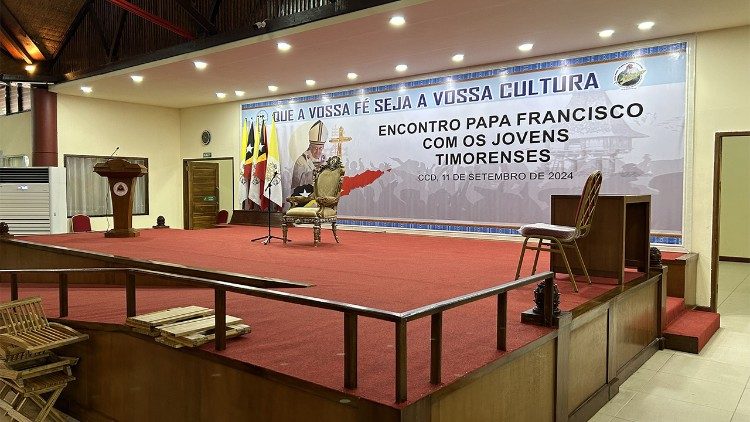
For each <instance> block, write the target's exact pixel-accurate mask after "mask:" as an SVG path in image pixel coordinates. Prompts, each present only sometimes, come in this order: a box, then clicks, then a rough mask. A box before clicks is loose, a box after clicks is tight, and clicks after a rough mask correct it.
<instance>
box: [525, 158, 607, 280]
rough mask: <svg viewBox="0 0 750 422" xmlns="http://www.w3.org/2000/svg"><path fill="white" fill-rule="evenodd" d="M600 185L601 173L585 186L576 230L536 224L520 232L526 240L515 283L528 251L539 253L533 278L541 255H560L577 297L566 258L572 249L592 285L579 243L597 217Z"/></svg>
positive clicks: (588, 180) (577, 211)
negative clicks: (548, 253) (596, 210)
mask: <svg viewBox="0 0 750 422" xmlns="http://www.w3.org/2000/svg"><path fill="white" fill-rule="evenodd" d="M601 185H602V173H601V172H600V171H596V172H594V173H592V174H591V175H590V176H589V177H588V179H586V184H585V185H584V186H583V192H582V193H581V199H580V200H579V201H578V209H577V210H576V214H575V227H569V226H557V225H554V224H546V223H534V224H527V225H524V226H522V227H521V228H520V229H518V232H519V233H520V234H521V235H522V236H524V237H525V239H524V240H523V246H522V247H521V256H520V257H519V259H518V268H517V269H516V279H518V278H519V277H520V276H521V265H522V264H523V257H524V254H525V253H526V249H533V250H535V251H536V253H535V255H534V266H533V267H532V269H531V273H532V274H534V273H536V267H537V263H538V262H539V252H541V251H544V252H550V253H557V254H560V255H562V259H563V263H564V264H565V269H566V270H568V275H569V276H570V282H571V283H573V290H574V291H575V292H576V293H577V292H578V286H577V285H576V279H575V276H574V275H573V271H572V270H571V269H570V263H569V261H568V257H567V255H566V254H565V248H571V249H574V250H575V251H576V255H577V256H578V261H579V262H580V263H581V269H582V270H583V274H584V275H585V276H586V280H587V281H588V282H589V284H591V278H590V277H589V273H588V271H587V270H586V264H584V262H583V257H582V256H581V250H580V249H578V243H577V242H576V240H577V239H581V238H583V237H585V236H586V235H588V234H589V231H590V229H591V219H592V217H593V215H594V209H595V208H596V202H597V199H598V198H599V188H600V187H601ZM529 239H536V240H537V243H536V246H529V245H528V242H529Z"/></svg>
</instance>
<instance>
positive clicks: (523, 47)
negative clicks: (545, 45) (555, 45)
mask: <svg viewBox="0 0 750 422" xmlns="http://www.w3.org/2000/svg"><path fill="white" fill-rule="evenodd" d="M532 48H534V44H532V43H530V42H529V43H526V44H521V45H519V46H518V49H519V50H521V51H531V49H532Z"/></svg>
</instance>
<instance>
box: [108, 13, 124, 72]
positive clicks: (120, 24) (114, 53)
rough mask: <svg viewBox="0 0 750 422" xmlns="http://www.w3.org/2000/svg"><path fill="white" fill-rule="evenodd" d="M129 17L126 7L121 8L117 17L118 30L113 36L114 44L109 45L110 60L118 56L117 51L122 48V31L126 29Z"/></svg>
mask: <svg viewBox="0 0 750 422" xmlns="http://www.w3.org/2000/svg"><path fill="white" fill-rule="evenodd" d="M127 18H128V13H127V12H126V11H125V10H124V9H120V15H119V16H118V17H117V30H116V31H115V36H114V38H112V44H110V45H109V54H107V58H108V59H109V61H110V62H112V61H114V60H115V58H116V57H117V53H118V51H119V49H120V40H121V39H122V33H123V32H124V31H125V21H126V20H127Z"/></svg>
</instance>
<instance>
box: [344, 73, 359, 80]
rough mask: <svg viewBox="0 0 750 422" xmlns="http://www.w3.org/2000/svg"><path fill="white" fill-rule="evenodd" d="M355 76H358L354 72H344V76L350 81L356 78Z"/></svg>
mask: <svg viewBox="0 0 750 422" xmlns="http://www.w3.org/2000/svg"><path fill="white" fill-rule="evenodd" d="M357 76H359V75H357V74H356V73H354V72H349V73H347V74H346V77H347V78H349V80H350V81H353V80H355V79H357Z"/></svg>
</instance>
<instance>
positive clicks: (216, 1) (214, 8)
mask: <svg viewBox="0 0 750 422" xmlns="http://www.w3.org/2000/svg"><path fill="white" fill-rule="evenodd" d="M219 8H221V0H214V4H213V5H211V16H209V18H208V20H209V21H211V23H213V24H215V23H216V17H217V16H219Z"/></svg>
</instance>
